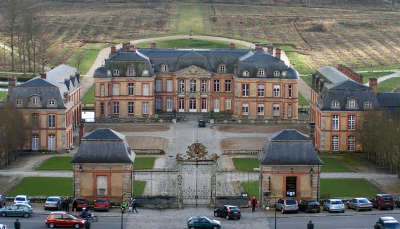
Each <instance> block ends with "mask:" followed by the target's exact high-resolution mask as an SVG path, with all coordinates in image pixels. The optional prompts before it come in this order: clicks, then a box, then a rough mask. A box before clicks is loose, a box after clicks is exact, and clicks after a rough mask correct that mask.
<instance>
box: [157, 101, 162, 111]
mask: <svg viewBox="0 0 400 229" xmlns="http://www.w3.org/2000/svg"><path fill="white" fill-rule="evenodd" d="M161 109H162V99H161V98H156V110H157V111H160V110H161Z"/></svg>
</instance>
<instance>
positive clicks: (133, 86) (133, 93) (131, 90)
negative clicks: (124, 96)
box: [128, 83, 135, 95]
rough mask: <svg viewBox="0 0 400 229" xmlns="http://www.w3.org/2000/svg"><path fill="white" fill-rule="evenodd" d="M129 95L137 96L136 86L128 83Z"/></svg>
mask: <svg viewBox="0 0 400 229" xmlns="http://www.w3.org/2000/svg"><path fill="white" fill-rule="evenodd" d="M128 95H135V84H134V83H128Z"/></svg>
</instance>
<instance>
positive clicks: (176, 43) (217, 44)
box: [136, 39, 247, 49]
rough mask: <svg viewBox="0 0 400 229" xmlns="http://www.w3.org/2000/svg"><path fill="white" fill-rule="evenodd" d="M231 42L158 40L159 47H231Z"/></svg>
mask: <svg viewBox="0 0 400 229" xmlns="http://www.w3.org/2000/svg"><path fill="white" fill-rule="evenodd" d="M151 43H152V42H143V43H139V44H137V45H136V46H137V47H139V48H150V47H151ZM229 46H230V43H228V42H223V41H211V40H199V39H176V40H162V41H157V47H158V48H183V49H191V48H199V49H211V48H229ZM236 48H243V49H246V48H247V47H245V46H241V45H238V44H236Z"/></svg>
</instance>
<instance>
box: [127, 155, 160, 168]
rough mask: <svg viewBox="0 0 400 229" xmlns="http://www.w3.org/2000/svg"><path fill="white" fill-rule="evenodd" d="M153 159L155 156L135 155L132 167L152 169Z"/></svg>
mask: <svg viewBox="0 0 400 229" xmlns="http://www.w3.org/2000/svg"><path fill="white" fill-rule="evenodd" d="M155 160H156V158H155V157H136V158H135V162H134V163H133V169H152V168H153V167H154V162H155Z"/></svg>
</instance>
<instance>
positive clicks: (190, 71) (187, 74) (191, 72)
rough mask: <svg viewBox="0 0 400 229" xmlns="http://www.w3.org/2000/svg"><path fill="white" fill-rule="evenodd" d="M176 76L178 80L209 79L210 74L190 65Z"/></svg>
mask: <svg viewBox="0 0 400 229" xmlns="http://www.w3.org/2000/svg"><path fill="white" fill-rule="evenodd" d="M176 76H177V77H180V78H205V77H207V78H210V77H211V72H209V71H207V70H205V69H204V68H200V67H198V66H196V65H190V66H189V67H186V68H183V69H181V70H179V71H177V72H176Z"/></svg>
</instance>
